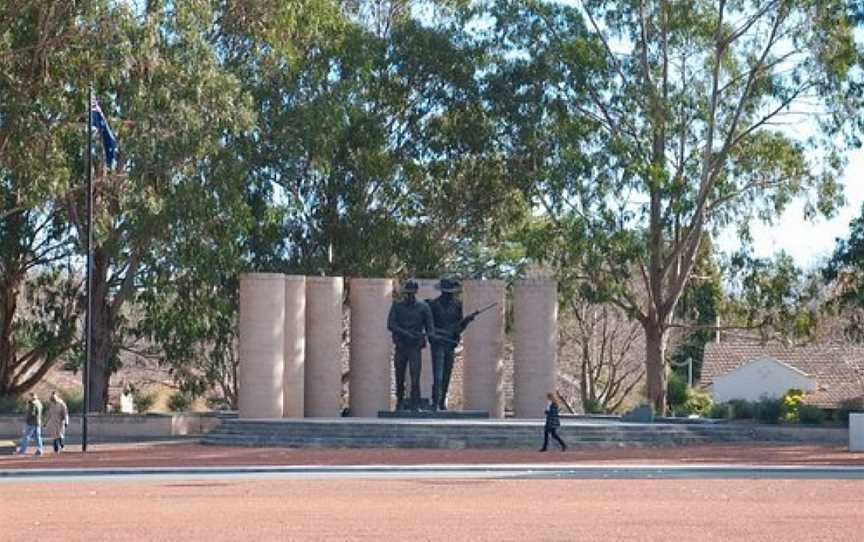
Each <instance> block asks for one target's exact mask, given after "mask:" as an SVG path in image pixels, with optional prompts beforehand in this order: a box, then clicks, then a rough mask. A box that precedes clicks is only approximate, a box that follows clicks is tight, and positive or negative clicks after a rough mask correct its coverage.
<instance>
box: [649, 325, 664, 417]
mask: <svg viewBox="0 0 864 542" xmlns="http://www.w3.org/2000/svg"><path fill="white" fill-rule="evenodd" d="M644 325H645V376H646V377H647V380H648V400H649V401H650V402H651V404H652V405H654V412H656V413H657V414H658V415H661V416H662V415H663V414H665V413H666V330H665V329H663V327H662V326H661V325H660V323H659V322H652V321H650V320H648V321H646V322H645V324H644Z"/></svg>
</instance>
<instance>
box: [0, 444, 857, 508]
mask: <svg viewBox="0 0 864 542" xmlns="http://www.w3.org/2000/svg"><path fill="white" fill-rule="evenodd" d="M70 448H71V447H70ZM76 450H78V451H76ZM32 451H33V450H32V448H31V451H30V452H29V453H28V455H27V456H2V457H0V469H16V468H78V467H94V468H98V467H167V466H183V467H186V466H202V467H203V466H229V465H230V466H239V465H418V464H477V463H496V464H501V463H591V464H609V463H622V464H638V463H642V464H672V465H675V464H712V463H733V464H756V465H864V453H850V452H849V451H847V449H846V448H844V447H831V446H814V445H798V446H764V445H734V446H731V445H723V446H721V445H711V446H687V447H678V448H607V449H596V448H593V449H579V450H572V451H570V450H568V451H567V452H565V453H561V452H559V451H557V450H554V451H550V452H546V453H539V452H536V451H530V450H427V449H331V450H310V449H295V448H233V447H215V446H202V445H198V444H189V443H182V444H154V445H129V444H125V445H124V444H103V445H93V446H90V451H88V452H87V453H86V454H82V453H81V452H80V448H78V447H76V448H72V449H71V450H69V451H66V452H63V453H62V454H61V455H59V456H56V455H54V454H53V452H51V451H48V450H46V454H45V456H43V457H41V458H34V457H33V456H32ZM862 513H864V512H862Z"/></svg>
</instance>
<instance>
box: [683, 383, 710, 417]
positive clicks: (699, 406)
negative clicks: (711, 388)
mask: <svg viewBox="0 0 864 542" xmlns="http://www.w3.org/2000/svg"><path fill="white" fill-rule="evenodd" d="M713 405H714V400H713V399H711V394H709V393H708V392H706V391H704V390H698V389H694V388H687V400H686V401H684V410H685V411H686V412H687V413H688V414H697V415H699V416H707V415H708V413H709V412H711V407H712V406H713Z"/></svg>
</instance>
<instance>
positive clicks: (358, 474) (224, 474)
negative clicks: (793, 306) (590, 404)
mask: <svg viewBox="0 0 864 542" xmlns="http://www.w3.org/2000/svg"><path fill="white" fill-rule="evenodd" d="M225 479H231V480H249V479H256V480H332V479H338V480H429V479H467V480H473V479H511V480H512V479H520V480H538V479H547V480H733V479H746V480H766V479H767V480H864V467H852V466H820V467H813V466H764V465H569V466H568V465H548V464H534V465H532V464H527V465H526V464H522V465H497V464H488V465H413V466H398V465H396V466H394V465H377V466H376V465H358V466H329V465H309V466H279V465H257V466H236V467H231V466H222V467H108V468H72V469H56V468H55V469H14V470H0V484H15V483H18V484H21V483H38V482H44V483H56V482H70V481H76V482H82V481H97V482H98V481H106V480H117V481H148V480H160V481H161V480H225Z"/></svg>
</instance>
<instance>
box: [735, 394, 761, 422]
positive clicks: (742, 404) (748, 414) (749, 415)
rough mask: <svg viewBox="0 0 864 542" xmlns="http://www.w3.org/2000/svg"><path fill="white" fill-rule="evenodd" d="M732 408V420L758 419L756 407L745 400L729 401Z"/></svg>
mask: <svg viewBox="0 0 864 542" xmlns="http://www.w3.org/2000/svg"><path fill="white" fill-rule="evenodd" d="M729 406H730V407H731V408H732V419H735V420H752V419H753V418H755V417H756V405H755V404H754V403H753V402H751V401H747V400H745V399H732V400H731V401H729Z"/></svg>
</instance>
